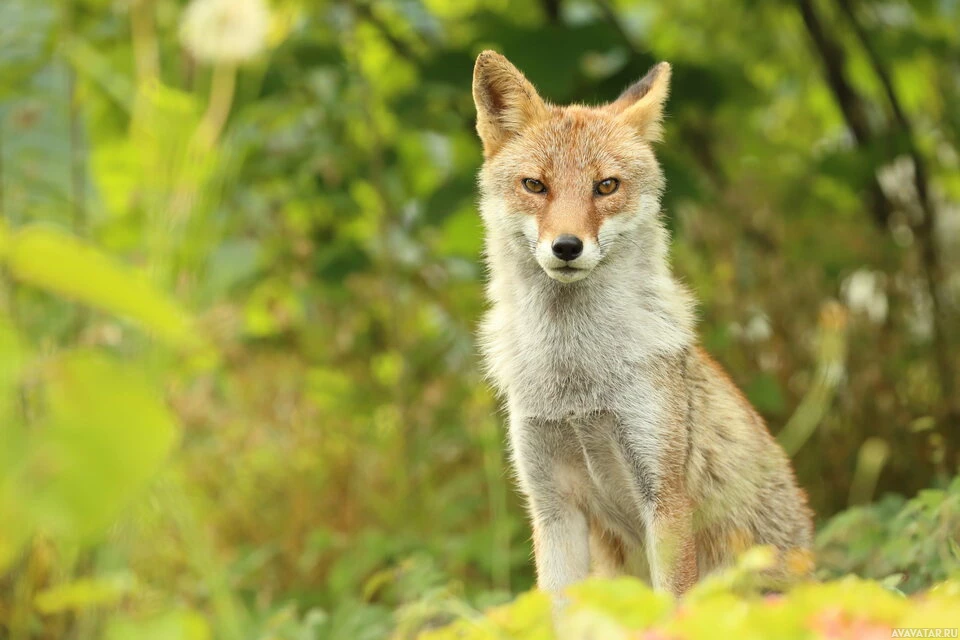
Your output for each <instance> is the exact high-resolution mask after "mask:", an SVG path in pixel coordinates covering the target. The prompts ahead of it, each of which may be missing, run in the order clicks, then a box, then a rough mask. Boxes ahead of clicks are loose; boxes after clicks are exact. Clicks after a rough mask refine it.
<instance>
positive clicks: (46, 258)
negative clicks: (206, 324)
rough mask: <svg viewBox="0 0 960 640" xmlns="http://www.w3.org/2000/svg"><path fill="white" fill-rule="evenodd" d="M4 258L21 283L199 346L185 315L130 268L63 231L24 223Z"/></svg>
mask: <svg viewBox="0 0 960 640" xmlns="http://www.w3.org/2000/svg"><path fill="white" fill-rule="evenodd" d="M6 245H7V246H6V251H5V252H4V253H5V258H6V262H7V267H8V269H9V270H10V273H11V275H12V276H13V277H14V278H15V279H17V280H20V281H21V282H24V283H26V284H30V285H33V286H35V287H38V288H41V289H44V290H46V291H49V292H51V293H55V294H58V295H61V296H63V297H66V298H70V299H72V300H75V301H77V302H81V303H84V304H88V305H90V306H93V307H97V308H99V309H101V310H103V311H106V312H109V313H112V314H115V315H118V316H122V317H125V318H128V319H130V320H133V321H136V322H137V323H138V324H140V325H141V326H142V327H143V328H144V329H147V330H148V331H150V332H151V333H153V334H155V335H157V336H158V337H160V338H162V339H163V340H165V341H167V342H168V343H170V344H174V345H177V346H183V347H198V346H200V344H201V343H200V339H199V338H198V336H197V334H196V332H195V329H194V327H193V325H192V322H191V320H190V317H189V316H188V315H187V313H186V312H185V311H184V310H183V309H181V308H180V307H179V306H178V305H177V304H176V303H175V302H174V301H172V300H170V299H169V298H167V297H166V296H164V295H163V294H162V293H161V292H159V291H157V290H156V289H155V288H154V287H153V286H152V285H151V284H150V283H149V282H147V281H146V280H145V279H144V278H142V277H140V276H138V275H136V274H135V273H133V271H132V270H131V269H130V268H129V267H124V266H122V265H120V264H119V263H117V262H115V261H114V260H112V259H111V258H109V257H107V256H106V255H105V254H103V253H101V252H100V251H98V250H97V249H95V248H93V247H91V246H89V245H87V244H84V243H83V242H80V241H79V240H77V239H76V238H73V237H71V236H69V235H66V234H64V233H61V232H58V231H55V230H53V229H47V228H43V227H27V228H25V229H22V230H20V231H17V232H16V233H14V234H12V235H11V236H9V238H8V239H7V243H6Z"/></svg>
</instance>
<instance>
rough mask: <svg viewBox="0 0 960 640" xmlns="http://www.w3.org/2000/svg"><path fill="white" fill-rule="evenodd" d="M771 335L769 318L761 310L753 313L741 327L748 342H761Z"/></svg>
mask: <svg viewBox="0 0 960 640" xmlns="http://www.w3.org/2000/svg"><path fill="white" fill-rule="evenodd" d="M772 335H773V329H772V328H771V327H770V319H769V318H768V317H767V315H766V314H765V313H763V312H757V313H754V314H753V315H752V316H751V317H750V319H749V320H748V321H747V326H745V327H744V328H743V337H744V338H745V339H746V340H747V341H748V342H763V341H765V340H769V339H770V336H772Z"/></svg>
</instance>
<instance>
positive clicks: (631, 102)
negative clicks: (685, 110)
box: [607, 62, 670, 142]
mask: <svg viewBox="0 0 960 640" xmlns="http://www.w3.org/2000/svg"><path fill="white" fill-rule="evenodd" d="M669 92H670V64H669V63H667V62H660V63H658V64H656V65H654V66H653V68H652V69H650V71H648V72H647V75H645V76H643V78H642V79H641V80H640V81H639V82H637V83H636V84H634V85H633V86H631V87H630V88H628V89H627V90H626V91H624V92H623V93H622V94H620V97H619V98H617V99H616V100H615V101H614V102H612V103H610V105H609V106H608V107H607V108H608V109H611V110H612V111H614V112H615V113H616V114H617V119H618V120H621V121H623V122H626V123H628V124H630V125H631V126H633V127H635V128H636V129H637V130H638V131H639V132H640V135H641V137H643V138H644V139H645V140H649V141H651V142H657V141H659V140H660V139H661V138H662V137H663V126H662V124H661V123H662V121H663V107H664V105H665V104H666V102H667V94H668V93H669Z"/></svg>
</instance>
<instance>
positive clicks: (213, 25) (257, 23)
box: [180, 0, 270, 63]
mask: <svg viewBox="0 0 960 640" xmlns="http://www.w3.org/2000/svg"><path fill="white" fill-rule="evenodd" d="M269 28H270V11H269V9H268V8H267V4H266V2H264V0H192V2H191V3H190V4H189V5H188V6H187V8H186V11H184V14H183V20H182V21H181V23H180V41H181V42H182V43H183V45H184V46H185V47H186V48H187V49H188V50H189V51H190V53H191V54H193V56H194V57H195V58H197V59H198V60H203V61H205V62H224V63H239V62H244V61H246V60H249V59H251V58H253V57H254V56H256V55H257V54H258V53H260V52H261V51H262V50H263V48H264V47H265V46H266V42H267V33H268V31H269Z"/></svg>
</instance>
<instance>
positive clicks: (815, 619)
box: [400, 577, 960, 640]
mask: <svg viewBox="0 0 960 640" xmlns="http://www.w3.org/2000/svg"><path fill="white" fill-rule="evenodd" d="M568 598H569V604H568V605H567V607H566V608H564V609H563V610H562V611H561V612H560V613H559V614H553V613H552V609H551V606H550V603H549V600H548V598H547V596H546V595H545V594H542V593H538V592H531V593H528V594H524V595H521V596H520V597H518V598H517V599H516V601H514V602H513V603H511V604H509V605H505V606H502V607H499V608H496V609H492V610H490V611H489V612H487V614H486V615H485V616H483V617H473V618H469V619H463V620H459V621H456V622H454V623H452V624H450V625H448V626H446V627H443V628H440V629H436V630H426V631H423V632H421V633H419V634H417V635H416V636H400V637H416V638H418V639H419V640H487V639H490V640H507V639H517V640H520V639H523V640H529V639H542V640H548V639H550V638H554V637H556V638H560V639H561V640H587V639H589V638H605V639H610V640H620V639H623V640H627V639H628V638H650V639H653V638H670V639H681V638H683V639H686V638H689V639H691V640H697V639H700V638H704V639H706V638H716V637H724V638H729V637H733V638H745V639H754V638H755V639H757V640H765V639H766V638H797V639H801V638H836V637H841V638H881V637H882V638H889V637H891V633H892V632H893V629H895V628H902V627H917V626H922V627H924V628H943V629H948V628H949V629H952V628H955V627H956V626H957V625H958V624H960V585H958V584H957V583H955V582H954V583H943V584H940V585H938V586H937V587H935V588H934V589H932V590H931V591H930V592H929V593H927V594H924V595H922V596H916V597H914V598H910V599H908V598H904V597H903V596H900V595H898V594H896V593H893V592H891V591H888V590H886V589H884V588H883V587H882V586H880V585H878V584H877V583H875V582H869V581H865V580H860V579H857V578H853V577H850V578H846V579H843V580H838V581H834V582H826V583H822V584H816V583H810V584H803V585H800V586H797V587H794V588H793V589H791V590H790V591H788V592H787V593H785V594H783V595H762V594H759V593H743V592H734V591H730V590H718V589H715V588H713V586H712V585H710V584H703V585H701V586H699V587H696V588H695V589H694V590H692V591H691V592H690V593H689V594H687V596H686V597H685V598H684V599H683V600H682V601H680V602H677V603H674V602H673V601H672V600H671V599H670V598H669V597H664V596H662V595H658V594H655V593H654V592H652V591H651V590H650V589H649V587H647V586H646V585H644V584H642V583H640V582H639V581H637V580H635V579H633V578H619V579H617V580H613V581H611V580H600V579H593V580H590V581H587V582H584V583H582V584H580V585H577V586H576V587H574V588H571V589H570V590H569V591H568ZM554 625H555V626H554ZM554 629H556V632H554Z"/></svg>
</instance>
